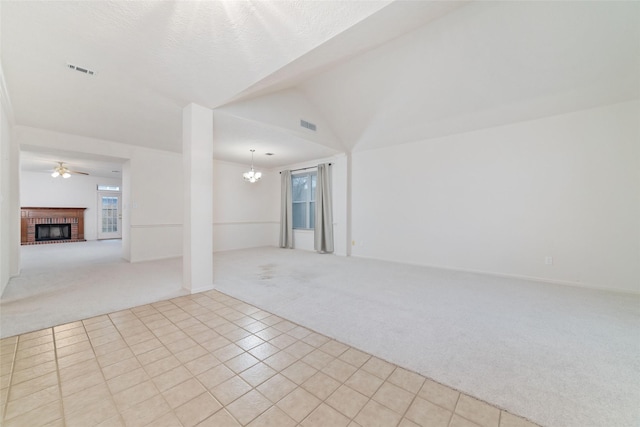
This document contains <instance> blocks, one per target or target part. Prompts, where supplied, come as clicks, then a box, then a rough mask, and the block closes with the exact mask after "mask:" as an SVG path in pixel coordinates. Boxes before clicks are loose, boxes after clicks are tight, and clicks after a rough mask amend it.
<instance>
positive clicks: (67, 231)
mask: <svg viewBox="0 0 640 427" xmlns="http://www.w3.org/2000/svg"><path fill="white" fill-rule="evenodd" d="M67 239H71V224H36V242H42V241H46V240H67Z"/></svg>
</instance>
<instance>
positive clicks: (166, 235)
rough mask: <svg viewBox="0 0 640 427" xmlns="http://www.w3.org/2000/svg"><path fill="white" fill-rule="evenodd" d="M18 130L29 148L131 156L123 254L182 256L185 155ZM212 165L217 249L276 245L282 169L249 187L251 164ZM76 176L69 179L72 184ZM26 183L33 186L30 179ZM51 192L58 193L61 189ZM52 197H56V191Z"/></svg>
mask: <svg viewBox="0 0 640 427" xmlns="http://www.w3.org/2000/svg"><path fill="white" fill-rule="evenodd" d="M16 133H17V136H18V140H19V142H20V143H22V144H27V145H30V146H35V147H42V148H47V149H51V148H56V149H60V150H62V151H77V152H81V153H91V154H101V155H106V156H110V157H118V158H122V159H123V160H125V159H126V161H125V163H124V165H123V169H122V170H123V178H122V195H123V236H122V239H123V258H125V259H127V260H130V261H131V262H138V261H146V260H153V259H162V258H170V257H176V256H181V255H182V219H183V208H182V206H183V197H182V192H183V188H182V155H181V154H179V153H172V152H167V151H160V150H151V149H147V148H142V147H134V146H130V145H126V144H120V143H117V142H113V141H103V140H97V139H93V138H85V137H81V136H77V135H69V134H63V133H58V132H52V131H47V130H43V129H35V128H29V127H24V126H19V127H17V132H16ZM213 168H214V178H213V179H214V183H213V187H214V206H213V209H214V219H213V221H214V223H213V237H214V251H224V250H232V249H241V248H249V247H259V246H276V245H277V244H278V230H279V212H280V211H279V209H280V207H279V200H280V175H278V172H277V171H275V172H274V171H264V170H263V171H262V172H263V173H264V177H263V179H262V180H261V181H260V182H258V183H256V184H254V185H250V184H248V183H246V182H244V180H243V179H242V173H243V172H246V165H238V164H233V163H225V162H219V161H213ZM167 171H169V172H167ZM42 175H43V177H48V178H49V179H50V180H51V181H47V182H49V183H50V185H60V186H62V183H60V184H54V183H53V181H55V180H53V179H52V178H51V177H50V176H48V175H46V174H42ZM75 178H77V177H72V178H69V179H68V180H65V181H71V182H73V180H75ZM78 178H79V177H78ZM29 181H30V180H29ZM78 181H79V180H78ZM64 184H67V182H64ZM25 185H26V186H28V187H30V184H29V183H25ZM61 188H62V187H61ZM52 190H55V192H56V193H57V190H58V189H57V188H52ZM47 197H51V199H53V200H56V199H57V194H50V195H49V196H47ZM68 197H72V196H68ZM40 200H41V199H40ZM28 201H33V202H34V203H35V202H36V201H37V200H33V199H29V200H24V201H23V203H22V205H23V206H26V204H25V203H27V202H28ZM56 203H57V202H56ZM68 203H69V204H77V203H80V200H78V199H75V198H72V199H69V200H68ZM38 204H40V203H38Z"/></svg>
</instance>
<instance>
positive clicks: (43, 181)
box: [20, 171, 122, 240]
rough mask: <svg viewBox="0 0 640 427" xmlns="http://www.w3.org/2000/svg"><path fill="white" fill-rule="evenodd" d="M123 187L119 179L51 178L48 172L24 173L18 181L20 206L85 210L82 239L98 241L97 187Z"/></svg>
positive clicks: (81, 176)
mask: <svg viewBox="0 0 640 427" xmlns="http://www.w3.org/2000/svg"><path fill="white" fill-rule="evenodd" d="M99 184H100V185H117V186H120V185H122V183H121V180H120V179H119V178H118V179H114V178H101V177H97V176H83V175H72V176H71V177H70V178H68V179H63V178H60V177H58V178H52V177H51V174H49V173H42V172H25V171H23V172H22V174H21V178H20V195H21V201H22V206H30V207H56V208H61V207H79V208H87V209H86V210H85V211H84V238H85V239H86V240H96V239H97V238H98V208H97V206H98V192H97V190H96V189H97V186H98V185H99Z"/></svg>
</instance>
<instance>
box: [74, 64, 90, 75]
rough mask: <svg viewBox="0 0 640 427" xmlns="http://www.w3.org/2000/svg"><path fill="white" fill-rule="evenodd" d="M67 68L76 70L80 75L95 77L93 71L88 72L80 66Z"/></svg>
mask: <svg viewBox="0 0 640 427" xmlns="http://www.w3.org/2000/svg"><path fill="white" fill-rule="evenodd" d="M67 67H69V68H70V69H72V70H76V71H78V72H80V73H83V74H88V75H90V76H93V75H95V74H96V72H95V71H93V70H89V69H88V68H84V67H80V66H78V65H73V64H67Z"/></svg>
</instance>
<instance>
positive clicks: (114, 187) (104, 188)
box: [98, 185, 120, 191]
mask: <svg viewBox="0 0 640 427" xmlns="http://www.w3.org/2000/svg"><path fill="white" fill-rule="evenodd" d="M98 191H120V187H119V186H117V185H98Z"/></svg>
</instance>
